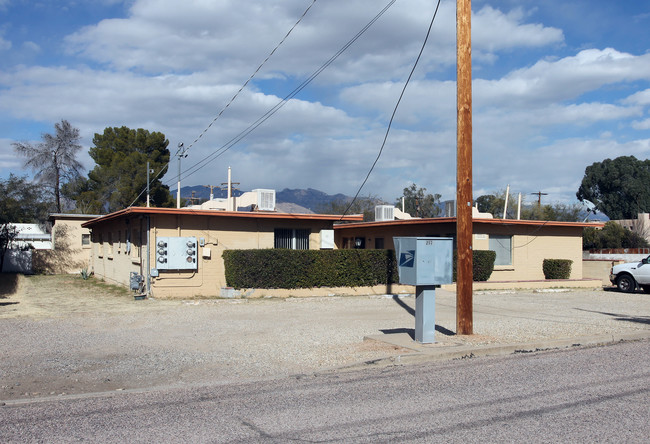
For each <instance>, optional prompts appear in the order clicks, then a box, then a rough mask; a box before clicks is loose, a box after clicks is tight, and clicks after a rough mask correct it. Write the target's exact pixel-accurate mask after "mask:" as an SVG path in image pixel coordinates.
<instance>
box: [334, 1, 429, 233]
mask: <svg viewBox="0 0 650 444" xmlns="http://www.w3.org/2000/svg"><path fill="white" fill-rule="evenodd" d="M439 8H440V0H438V4H437V5H436V10H435V11H434V13H433V17H432V18H431V23H429V29H428V30H427V35H426V36H425V38H424V42H423V43H422V47H421V48H420V52H419V54H418V56H417V58H416V59H415V63H414V64H413V68H412V69H411V72H410V74H409V76H408V78H407V79H406V82H405V83H404V87H403V88H402V92H401V94H400V96H399V99H398V100H397V103H396V104H395V108H394V109H393V114H392V115H391V116H390V121H389V122H388V127H387V128H386V134H385V135H384V141H383V142H382V144H381V148H379V153H377V158H376V159H375V161H374V162H373V164H372V166H371V167H370V170H369V171H368V174H367V175H366V178H365V179H364V180H363V182H362V183H361V186H360V187H359V189H358V190H357V194H355V195H354V197H353V198H352V200H351V201H350V204H349V205H348V207H347V208H346V209H345V211H344V212H343V214H342V215H341V218H340V219H339V222H340V221H341V220H342V219H343V217H344V216H345V215H346V214H347V213H348V211H350V208H351V207H352V205H353V204H354V202H355V201H356V200H357V198H358V197H359V193H361V190H362V189H363V187H364V185H365V184H366V182H367V181H368V178H369V177H370V174H372V171H373V170H374V169H375V165H377V162H378V161H379V158H380V157H381V154H382V152H383V151H384V146H385V145H386V140H388V133H390V129H391V127H392V125H393V119H394V118H395V114H396V113H397V108H398V107H399V104H400V102H401V101H402V97H404V93H405V92H406V87H407V86H408V84H409V82H410V81H411V77H413V73H414V72H415V68H416V67H417V66H418V62H419V61H420V57H422V53H423V52H424V48H425V46H426V45H427V41H428V40H429V35H431V28H432V27H433V22H434V21H435V20H436V15H438V9H439Z"/></svg>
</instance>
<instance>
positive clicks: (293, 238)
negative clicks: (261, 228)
mask: <svg viewBox="0 0 650 444" xmlns="http://www.w3.org/2000/svg"><path fill="white" fill-rule="evenodd" d="M309 234H310V231H309V230H305V229H294V228H276V229H275V230H274V239H273V247H274V248H288V249H290V250H309Z"/></svg>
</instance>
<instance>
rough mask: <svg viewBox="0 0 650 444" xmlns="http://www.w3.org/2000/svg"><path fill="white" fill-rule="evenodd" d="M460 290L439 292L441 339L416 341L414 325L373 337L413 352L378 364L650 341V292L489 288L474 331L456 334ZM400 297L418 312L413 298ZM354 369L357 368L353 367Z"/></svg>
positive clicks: (478, 295)
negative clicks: (464, 334) (429, 341)
mask: <svg viewBox="0 0 650 444" xmlns="http://www.w3.org/2000/svg"><path fill="white" fill-rule="evenodd" d="M455 297H456V295H455V293H452V292H450V291H446V290H441V289H438V290H436V313H435V317H436V334H435V341H436V342H435V343H432V344H421V343H418V342H416V341H414V339H413V338H414V329H413V327H414V325H413V326H412V327H410V328H406V329H396V330H393V331H384V332H383V334H376V335H368V336H366V337H364V340H366V341H377V342H380V343H386V344H390V345H393V346H395V347H400V348H403V349H406V350H409V353H406V354H402V355H398V356H394V357H388V358H385V359H381V360H377V361H375V362H373V364H375V365H390V364H397V363H402V364H405V363H413V362H422V361H430V360H445V359H459V358H470V357H478V356H488V355H504V354H512V353H529V352H535V351H541V350H549V349H560V348H569V347H574V346H590V345H601V344H607V343H615V342H619V341H624V340H642V339H650V295H647V294H643V293H635V294H625V293H619V292H616V291H614V290H611V289H605V290H595V291H593V290H592V291H588V290H579V291H577V290H569V289H562V290H536V291H515V290H510V291H506V290H502V291H498V290H497V291H485V292H481V291H478V292H475V293H474V296H473V308H474V310H473V312H474V333H475V334H474V335H469V336H457V335H455V333H454V331H453V330H455V319H456V318H455V316H456V313H455ZM394 299H395V301H396V302H397V303H398V304H399V305H402V306H403V307H404V309H405V310H407V311H409V312H410V313H411V314H413V315H414V313H415V312H414V311H413V309H412V308H411V306H414V304H413V303H411V301H409V303H408V304H407V303H406V302H405V301H407V300H408V299H413V297H410V298H404V299H399V298H397V297H395V298H394ZM353 367H354V366H353Z"/></svg>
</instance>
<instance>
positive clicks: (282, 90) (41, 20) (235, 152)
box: [0, 0, 650, 203]
mask: <svg viewBox="0 0 650 444" xmlns="http://www.w3.org/2000/svg"><path fill="white" fill-rule="evenodd" d="M311 3H312V0H284V1H282V2H269V1H262V0H259V1H258V0H249V1H246V2H240V1H234V0H232V1H226V0H213V1H200V0H186V1H184V2H182V3H181V2H178V1H173V0H129V1H120V0H88V1H63V0H61V1H56V0H52V1H48V0H42V1H38V0H37V1H34V0H30V1H28V0H0V178H6V177H8V175H9V173H14V174H19V175H31V171H28V170H23V169H22V162H21V159H19V158H16V156H15V154H14V152H13V149H12V146H11V143H12V142H16V141H31V142H38V141H39V140H40V136H41V134H42V133H43V132H51V131H53V129H54V124H55V123H56V122H58V121H60V120H61V119H66V120H68V121H69V122H70V123H71V124H72V125H73V126H75V127H77V128H79V129H80V131H81V134H82V137H83V140H82V143H83V146H84V153H83V154H82V155H81V156H80V160H81V161H82V162H83V163H84V165H85V166H86V167H87V168H92V166H93V165H94V163H93V161H92V159H90V158H89V156H88V154H87V150H88V148H90V147H91V146H92V138H93V135H94V134H95V133H102V132H103V130H104V128H106V127H112V126H122V125H125V126H128V127H130V128H145V129H148V130H150V131H160V132H163V133H164V134H165V135H166V136H167V138H168V139H169V140H170V149H171V150H172V153H173V152H174V151H175V147H176V146H177V144H178V143H179V142H183V143H184V144H185V146H186V147H187V146H190V149H189V151H188V157H187V158H186V159H184V160H183V165H182V166H183V168H182V169H183V170H184V173H183V179H182V183H183V185H218V184H220V183H222V182H224V181H225V179H226V174H227V168H228V166H232V168H233V178H234V180H235V181H237V182H240V184H241V185H240V187H241V188H242V189H244V190H249V189H255V188H274V189H277V190H281V189H283V188H308V187H311V188H316V189H319V190H322V191H325V192H327V193H330V194H335V193H345V194H348V195H353V194H354V193H355V192H356V191H357V189H358V187H359V186H360V185H361V182H362V181H363V179H364V178H365V176H366V174H367V172H368V169H369V168H370V165H371V164H372V162H373V161H374V159H375V157H376V155H377V152H378V151H379V148H380V146H381V141H382V139H383V137H384V133H385V130H386V125H387V123H388V119H389V118H390V115H391V113H392V111H393V107H394V105H395V103H396V101H397V98H398V97H399V93H400V91H401V89H402V87H403V84H404V81H405V80H406V78H407V76H408V73H409V71H410V69H411V66H412V63H413V61H414V60H415V57H416V55H417V52H418V51H419V48H420V45H421V43H422V40H423V38H424V35H425V33H426V29H427V27H428V24H429V21H430V19H431V16H432V14H433V10H434V7H435V2H433V1H431V0H428V1H425V0H397V1H396V2H395V3H394V4H393V5H392V6H391V7H390V8H389V9H388V11H387V12H386V13H385V14H384V15H383V16H382V17H381V18H380V19H379V20H378V21H377V22H376V23H375V24H374V25H373V26H372V27H371V28H370V29H369V30H368V32H366V33H365V34H364V35H363V36H362V37H361V38H360V39H359V40H358V41H357V42H356V43H355V44H354V45H353V46H351V47H350V48H349V49H348V50H347V51H346V52H345V53H343V54H342V55H341V56H340V57H339V58H338V59H337V60H336V61H335V62H334V63H333V64H332V65H331V66H329V67H328V68H327V69H326V70H325V71H323V72H322V74H320V75H319V76H318V77H317V78H316V79H315V80H314V81H313V82H312V83H311V84H310V85H309V86H307V87H306V88H305V89H304V90H303V91H302V92H300V93H299V94H298V95H297V96H295V97H294V98H293V99H292V100H290V101H289V102H288V103H287V104H286V106H284V107H283V108H282V109H281V110H280V111H278V112H277V113H276V114H274V115H273V116H272V117H271V118H270V119H269V120H268V121H266V122H265V123H263V124H262V125H261V126H260V127H259V128H257V129H256V130H255V131H254V132H253V133H251V134H250V135H248V136H247V137H246V138H245V139H243V140H242V141H241V142H240V143H238V144H236V145H234V146H233V147H232V148H230V149H229V150H227V151H225V152H223V153H222V154H221V155H219V156H216V157H215V156H214V153H215V151H216V150H218V149H219V148H220V147H222V146H223V145H224V144H225V143H227V142H228V141H229V140H231V138H233V137H236V136H237V135H238V134H240V133H241V131H243V130H244V129H245V128H247V127H248V126H249V125H250V124H251V123H253V122H254V121H255V120H256V119H257V118H258V117H260V116H261V115H263V114H264V113H265V112H267V111H268V110H269V109H271V108H272V107H273V106H274V105H276V104H277V103H278V100H279V99H280V98H282V97H284V96H286V95H287V94H289V93H290V92H291V91H292V90H293V89H294V88H296V87H297V86H298V85H299V84H300V83H301V82H302V81H303V80H305V79H306V78H307V77H308V76H309V75H310V74H311V73H312V72H314V71H315V70H316V69H318V68H319V67H320V66H321V65H322V64H323V63H324V62H325V61H326V60H327V59H328V58H329V57H331V56H332V55H333V54H334V53H335V52H336V51H338V50H339V48H341V47H342V46H343V45H344V44H345V43H346V42H347V41H348V40H349V39H350V38H351V37H352V36H354V35H355V34H356V33H357V32H358V31H359V30H360V29H361V28H362V27H363V26H364V25H366V23H368V22H369V21H370V20H371V19H372V18H373V17H374V16H375V15H376V14H377V13H378V12H379V11H380V10H381V9H382V8H383V7H384V6H385V5H386V4H388V0H385V1H377V0H357V1H354V2H349V1H345V0H329V1H324V0H318V1H316V2H315V3H314V5H313V6H312V8H311V9H310V10H309V12H308V13H307V15H306V16H305V18H304V19H303V20H302V22H301V23H300V24H299V25H298V26H297V27H296V28H295V30H294V31H293V33H292V34H291V35H290V36H289V38H288V39H287V40H286V41H285V43H284V44H283V45H282V46H280V48H279V49H278V50H277V51H276V53H275V54H274V55H273V57H272V58H271V59H270V60H269V61H268V62H267V64H266V65H264V67H263V68H262V69H261V70H260V72H259V73H258V74H257V75H256V77H255V79H254V80H253V81H252V82H251V83H250V84H249V85H248V87H247V88H246V89H245V90H244V91H243V92H242V93H241V94H240V95H239V97H238V98H237V100H235V102H234V103H233V104H232V105H231V106H230V107H228V109H227V110H226V111H225V112H224V113H223V115H222V116H221V117H220V118H219V119H218V120H217V121H216V122H215V123H214V124H213V125H212V127H211V128H210V129H209V130H208V131H207V132H205V134H204V135H203V136H202V137H201V138H200V139H199V140H198V141H197V142H196V143H193V141H194V140H195V139H196V138H197V137H198V136H199V135H200V134H202V132H203V131H204V130H205V129H206V128H207V127H208V125H209V124H210V122H211V121H212V120H213V119H214V118H215V117H216V116H217V114H218V113H219V112H220V111H221V110H222V109H223V107H224V106H225V105H226V104H227V103H228V101H229V100H230V98H231V97H232V96H233V95H234V94H235V93H236V92H237V90H238V89H239V88H240V87H241V85H242V84H243V83H244V82H245V81H246V80H247V79H248V78H249V76H250V75H251V74H252V73H253V72H254V71H255V69H256V68H257V67H258V66H259V64H260V63H261V62H262V61H263V60H264V58H265V57H266V56H267V55H268V54H269V52H270V51H271V50H272V49H273V47H275V45H276V44H277V43H278V42H279V41H280V40H281V39H282V38H283V37H284V36H285V34H286V33H287V31H288V30H289V29H290V28H291V26H292V25H293V24H294V23H295V22H296V20H297V19H298V17H300V15H301V14H302V13H303V12H304V11H305V9H306V8H307V7H308V6H309V5H310V4H311ZM455 4H456V2H455V1H442V5H441V8H440V11H439V13H438V17H437V19H436V22H435V23H434V25H433V31H432V35H431V37H430V39H429V42H428V44H427V47H426V49H425V52H424V55H423V58H422V60H421V62H420V64H419V66H418V68H417V70H416V72H415V75H414V77H413V79H412V81H411V83H410V85H409V88H408V89H407V92H406V95H405V97H404V99H403V101H402V104H401V105H400V108H399V110H398V113H397V116H396V119H395V122H394V125H393V129H392V131H391V134H390V136H389V138H388V142H387V144H386V147H385V149H384V152H383V154H382V157H381V159H380V160H379V162H378V163H377V167H376V169H375V170H374V172H373V174H372V175H371V177H370V179H369V181H368V183H367V184H366V186H365V187H364V189H363V190H362V192H361V194H362V195H368V194H371V195H375V196H379V197H382V198H384V199H386V200H387V201H389V202H393V201H394V200H395V198H397V197H398V196H399V195H401V192H402V189H403V188H404V187H406V186H409V185H410V184H411V183H416V184H417V185H418V186H422V187H426V188H427V190H428V191H429V192H435V193H440V194H442V195H443V199H453V198H454V195H455V174H456V166H455V162H456V146H455V143H456V136H455V133H456V104H455V100H456V97H455V94H456V90H455V88H456V87H455V58H456V55H455ZM181 5H182V6H181ZM472 10H473V18H472V38H473V79H474V82H473V85H474V86H473V97H474V135H473V140H474V142H473V145H474V150H473V151H474V153H473V154H474V166H473V172H474V196H475V197H478V196H480V195H482V194H488V193H492V192H495V191H499V190H503V189H505V188H506V186H507V185H510V188H511V190H512V192H514V193H518V192H521V193H522V194H523V195H524V197H525V199H526V200H527V201H529V202H530V201H533V200H535V199H536V197H535V196H532V195H531V194H530V193H533V192H537V191H542V192H546V193H548V195H547V196H544V199H545V201H546V202H548V203H555V202H563V203H573V202H575V193H576V191H577V189H578V186H579V184H580V181H581V179H582V176H583V175H584V170H585V168H586V167H587V166H588V165H591V164H592V163H593V162H598V161H602V160H603V159H606V158H615V157H618V156H622V155H634V156H636V157H637V158H641V159H646V158H648V157H649V155H650V115H649V111H650V53H649V51H648V50H649V49H650V38H649V37H650V35H649V34H650V31H648V30H649V29H650V26H648V25H649V24H650V2H630V1H623V2H611V1H600V0H595V1H587V0H584V1H580V0H578V1H570V2H567V1H560V0H545V1H542V2H540V1H530V0H502V1H490V0H474V2H473V4H472ZM211 154H212V156H211ZM195 165H196V166H197V167H198V166H203V167H202V168H200V169H198V170H197V171H194V170H196V167H195V168H192V167H193V166H195ZM177 169H178V167H177V163H176V160H173V161H172V163H171V165H170V169H169V173H168V174H167V176H165V178H164V182H165V183H168V184H169V185H171V187H172V188H175V186H176V177H175V175H176V173H177ZM193 171H194V172H193Z"/></svg>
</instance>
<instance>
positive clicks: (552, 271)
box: [542, 259, 573, 279]
mask: <svg viewBox="0 0 650 444" xmlns="http://www.w3.org/2000/svg"><path fill="white" fill-rule="evenodd" d="M571 264H573V261H572V260H570V259H544V262H543V264H542V270H543V271H544V278H545V279H569V276H571Z"/></svg>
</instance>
